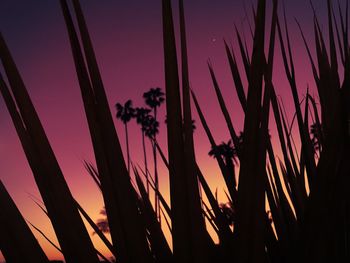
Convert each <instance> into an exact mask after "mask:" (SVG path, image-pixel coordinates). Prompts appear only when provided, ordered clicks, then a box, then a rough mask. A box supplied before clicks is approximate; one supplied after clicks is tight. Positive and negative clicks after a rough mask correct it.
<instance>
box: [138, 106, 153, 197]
mask: <svg viewBox="0 0 350 263" xmlns="http://www.w3.org/2000/svg"><path fill="white" fill-rule="evenodd" d="M150 112H151V110H150V109H148V108H136V109H135V117H136V122H137V124H139V125H141V134H142V148H143V157H144V164H145V172H146V190H147V193H148V194H149V182H148V165H147V151H146V142H145V132H146V130H147V122H148V118H149V114H150Z"/></svg>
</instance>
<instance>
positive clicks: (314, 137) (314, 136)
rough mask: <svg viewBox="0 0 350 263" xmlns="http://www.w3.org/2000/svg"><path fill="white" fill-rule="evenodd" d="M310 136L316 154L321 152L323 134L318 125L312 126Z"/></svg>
mask: <svg viewBox="0 0 350 263" xmlns="http://www.w3.org/2000/svg"><path fill="white" fill-rule="evenodd" d="M310 135H311V142H312V145H313V147H314V149H315V153H316V151H320V150H321V144H320V138H321V134H320V131H319V128H318V127H317V124H316V123H314V124H312V125H311V127H310Z"/></svg>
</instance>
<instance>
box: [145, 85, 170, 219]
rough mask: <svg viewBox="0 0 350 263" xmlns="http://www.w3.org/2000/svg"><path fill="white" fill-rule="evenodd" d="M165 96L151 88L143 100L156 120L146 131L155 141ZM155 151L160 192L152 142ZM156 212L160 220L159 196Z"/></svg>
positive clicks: (156, 177)
mask: <svg viewBox="0 0 350 263" xmlns="http://www.w3.org/2000/svg"><path fill="white" fill-rule="evenodd" d="M164 96H165V94H164V92H163V91H162V90H161V88H159V87H156V88H151V89H150V90H149V91H147V92H145V93H144V94H143V98H144V99H145V103H146V105H147V106H149V107H150V108H151V109H152V110H153V117H154V120H152V119H149V120H148V125H147V126H148V130H147V131H146V135H147V136H148V137H150V138H152V139H154V140H156V136H157V133H158V132H159V131H158V126H159V123H158V120H157V109H158V108H159V107H160V106H161V105H162V104H163V103H164V101H165V97H164ZM152 149H153V160H154V179H155V187H156V188H157V190H159V178H158V167H157V166H158V165H157V150H156V146H155V144H154V143H153V142H152ZM155 208H156V209H155V210H156V214H157V216H158V218H159V219H160V211H159V200H158V196H157V195H156V196H155Z"/></svg>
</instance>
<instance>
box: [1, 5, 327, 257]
mask: <svg viewBox="0 0 350 263" xmlns="http://www.w3.org/2000/svg"><path fill="white" fill-rule="evenodd" d="M173 2H174V7H176V8H175V15H176V17H175V22H177V21H178V18H177V6H175V3H176V1H173ZM268 2H269V3H268V11H267V13H268V15H269V14H270V13H271V3H270V1H268ZM281 2H282V1H281ZM285 2H286V10H287V16H288V19H289V25H290V34H291V40H292V44H293V51H294V55H295V66H296V76H297V82H298V84H299V87H304V89H300V92H299V93H300V98H302V97H303V94H304V93H305V90H306V86H307V84H309V85H310V90H311V93H312V94H315V91H314V88H313V87H314V83H313V80H312V76H311V71H310V66H309V61H308V59H307V57H306V52H305V48H304V45H303V43H302V39H301V36H300V33H299V30H298V28H297V26H296V23H295V20H294V18H297V19H298V20H299V21H300V23H301V25H302V28H303V30H304V32H305V34H306V37H307V38H308V40H309V41H310V43H311V44H313V39H312V37H313V33H312V11H311V8H310V5H309V1H308V0H294V1H285ZM243 3H245V5H246V7H245V8H246V10H247V13H248V15H249V19H250V21H252V19H251V18H252V12H251V9H252V8H251V5H252V4H251V3H250V2H249V3H248V2H247V1H243V0H220V1H218V0H201V1H195V0H193V1H191V0H189V1H185V8H186V10H185V11H186V19H187V21H186V22H187V33H188V52H189V63H190V74H191V75H190V78H191V86H192V88H193V90H194V91H195V92H196V94H197V96H198V99H199V102H200V104H201V106H202V109H203V111H204V114H205V116H206V118H207V121H208V123H209V125H210V128H211V129H212V132H213V133H214V135H215V139H216V140H217V142H218V143H220V142H222V141H228V139H229V136H228V132H227V129H226V124H225V122H224V119H223V117H222V114H221V112H220V108H219V105H218V102H217V99H216V96H215V92H214V90H213V87H212V83H211V80H210V76H209V74H208V68H207V65H206V62H207V60H208V59H210V60H211V62H212V64H213V66H214V70H215V72H216V73H217V77H218V80H219V84H220V86H221V88H222V91H223V94H224V95H225V101H226V103H227V105H228V107H229V110H230V112H231V117H232V119H233V123H234V125H235V127H236V129H237V130H238V131H240V130H242V126H243V118H242V111H241V108H240V106H239V104H238V100H237V97H236V94H235V90H234V85H233V81H232V77H231V75H230V70H229V66H228V62H227V60H226V56H225V50H224V46H223V38H225V39H226V40H227V41H228V42H230V43H232V45H233V46H234V48H235V50H236V51H237V53H236V54H237V57H239V55H238V54H239V53H238V50H237V48H236V47H237V42H236V38H235V35H234V24H236V25H237V27H238V29H239V30H240V31H242V32H243V31H244V32H245V35H246V37H247V39H248V42H251V37H250V33H249V30H248V28H249V27H248V23H247V19H246V18H245V12H244V4H243ZM253 3H254V1H253ZM81 4H82V7H83V11H84V13H85V17H86V20H87V24H88V27H89V30H90V33H91V36H92V40H93V44H94V48H95V52H96V54H97V59H98V62H99V65H100V69H101V72H102V77H103V80H104V84H105V88H106V92H107V95H108V98H109V102H110V106H111V111H112V113H113V115H115V108H114V104H115V103H116V102H121V103H124V102H125V101H126V100H127V99H132V100H133V103H134V105H135V106H142V105H144V104H143V99H142V94H143V92H145V91H147V90H148V89H149V88H151V87H156V86H159V87H161V88H162V89H164V77H163V45H162V23H161V1H160V0H157V1H154V0H153V1H145V0H128V1H120V0H117V1H96V0H81ZM254 4H255V3H254ZM315 7H316V10H317V12H318V14H319V15H320V19H321V24H322V25H323V24H324V25H325V22H326V21H325V19H324V18H325V11H326V10H325V7H326V1H315ZM280 11H281V10H280ZM280 13H281V12H280ZM267 29H269V20H268V24H267ZM323 29H326V28H323ZM0 30H1V32H2V34H3V36H4V38H5V40H6V41H7V44H8V46H9V48H10V50H11V52H12V54H13V56H14V59H15V61H16V63H17V65H18V67H19V70H20V72H21V74H22V77H23V79H24V81H25V84H26V86H27V89H28V91H29V93H30V96H31V98H32V100H33V102H34V105H35V106H36V109H37V111H38V114H39V116H40V118H41V121H42V123H43V126H44V128H45V130H46V132H47V135H48V137H49V140H50V142H51V145H52V147H53V149H54V152H55V154H56V156H57V159H58V161H59V164H60V166H61V168H62V170H63V173H64V176H65V178H66V180H67V182H68V185H69V187H70V189H71V191H72V193H73V195H74V197H75V198H76V199H77V200H78V201H79V202H80V203H81V205H82V207H84V208H85V209H86V211H87V212H88V213H89V214H90V215H91V217H92V218H94V219H98V218H100V217H101V216H100V215H99V211H100V209H101V208H102V207H103V202H102V198H101V195H100V193H99V191H98V189H97V188H96V186H95V185H94V183H93V181H92V180H91V178H90V177H89V175H88V174H87V172H86V171H85V169H84V167H83V164H82V162H83V160H88V161H94V157H93V154H92V146H91V142H90V135H89V132H88V129H87V123H86V119H85V115H84V112H83V104H82V99H81V97H80V90H79V86H78V83H77V78H76V74H75V69H74V64H73V60H72V57H71V51H70V46H69V42H68V36H67V32H66V29H65V24H64V20H63V16H62V14H61V10H60V6H59V1H58V0H50V1H47V0H36V1H23V0H2V1H1V8H0ZM268 31H269V30H267V32H268ZM239 61H240V60H239ZM281 62H282V61H281V56H280V51H279V45H276V59H275V68H274V82H275V86H276V92H277V94H278V95H280V96H281V97H282V98H283V101H284V103H285V106H286V108H287V112H288V117H289V118H290V119H291V118H292V115H293V113H294V109H293V107H292V100H291V92H290V89H289V86H288V85H287V82H286V77H285V74H284V69H283V66H282V63H281ZM0 70H1V72H3V71H2V67H1V66H0ZM242 73H243V71H242ZM164 110H165V106H164V105H163V107H162V108H161V111H160V114H159V119H160V122H161V128H160V134H159V142H160V145H161V147H162V148H163V149H164V150H166V147H167V146H166V130H165V126H164V118H165V113H164ZM194 118H195V120H196V126H197V130H196V132H195V146H196V153H197V159H198V162H199V165H200V167H201V168H202V170H203V172H204V174H205V176H206V178H207V179H208V182H209V184H210V186H211V188H212V190H213V191H215V189H216V188H218V189H219V193H220V197H221V199H220V201H225V200H224V198H223V196H224V192H223V190H222V189H223V188H224V185H223V181H222V179H221V178H220V177H219V176H218V175H217V172H218V169H217V166H216V163H215V161H214V160H213V159H212V158H210V157H208V151H209V150H210V146H209V143H208V141H207V138H206V135H205V134H204V131H203V129H202V127H201V125H200V123H199V121H198V118H197V115H196V114H194ZM115 123H116V127H117V131H118V135H119V139H120V141H121V144H122V146H123V148H125V136H124V129H123V127H122V124H121V123H120V122H119V121H117V120H116V121H115ZM273 126H274V124H273V120H272V123H271V135H272V138H275V137H276V136H275V131H274V129H273ZM129 130H130V138H131V158H132V160H133V161H134V162H135V163H139V164H140V165H142V164H143V157H142V148H141V133H140V129H139V127H137V126H136V124H135V123H134V122H133V123H132V124H131V125H130V128H129ZM276 153H277V154H279V149H278V147H277V146H276ZM148 156H149V157H151V152H150V151H149V155H148ZM149 163H152V159H151V158H149ZM0 180H1V181H2V182H3V183H4V184H5V186H6V188H7V190H8V191H9V193H10V195H11V196H12V198H13V199H14V201H15V202H16V204H17V206H18V208H19V209H20V211H21V212H22V214H23V216H24V217H25V218H26V219H27V220H28V221H30V222H31V223H33V224H34V225H36V226H37V227H39V228H40V229H41V230H43V231H44V232H45V233H46V234H47V235H48V236H49V237H50V238H52V239H53V240H55V242H56V243H57V240H56V239H55V238H54V233H53V230H52V227H51V226H50V222H49V220H48V219H47V218H46V216H45V215H44V214H43V213H42V211H41V210H40V209H39V208H38V207H37V206H36V205H35V204H34V203H33V201H32V200H31V199H30V198H29V194H32V195H34V196H37V197H38V198H40V195H39V193H38V189H37V187H36V185H35V183H34V178H33V175H32V173H31V170H30V169H29V166H28V163H27V161H26V159H25V156H24V153H23V150H22V148H21V145H20V143H19V140H18V138H17V134H16V132H15V129H14V127H13V124H12V121H11V119H10V116H9V114H8V111H7V109H6V107H5V104H4V101H3V100H2V98H0ZM161 191H162V192H163V193H164V195H165V196H166V197H167V198H168V192H169V190H168V178H167V173H166V171H165V169H164V167H161ZM89 232H90V233H92V230H91V229H89ZM34 234H35V235H36V236H37V238H38V240H39V242H40V244H41V245H42V247H43V248H44V250H45V252H46V253H47V255H48V256H49V257H50V258H52V259H57V258H62V256H61V255H60V254H59V253H58V252H57V251H55V249H54V248H53V247H52V246H51V245H50V244H49V243H48V242H46V241H45V240H43V238H42V237H40V236H39V235H38V234H37V233H36V232H34ZM93 240H94V242H96V246H97V248H99V249H100V250H101V251H102V252H105V251H106V250H105V248H103V246H102V245H101V244H100V243H99V240H98V238H96V236H93ZM1 260H3V258H2V256H1V254H0V261H1Z"/></svg>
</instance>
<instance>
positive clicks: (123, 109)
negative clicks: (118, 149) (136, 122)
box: [115, 100, 135, 173]
mask: <svg viewBox="0 0 350 263" xmlns="http://www.w3.org/2000/svg"><path fill="white" fill-rule="evenodd" d="M115 107H116V109H117V115H116V116H117V118H118V119H120V120H121V121H122V122H123V123H124V128H125V138H126V152H127V158H128V172H129V173H130V149H129V134H128V123H129V121H130V120H131V119H132V118H133V117H134V116H135V109H134V108H133V107H132V101H131V100H128V101H126V102H125V104H124V105H122V104H120V103H117V104H116V105H115Z"/></svg>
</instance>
